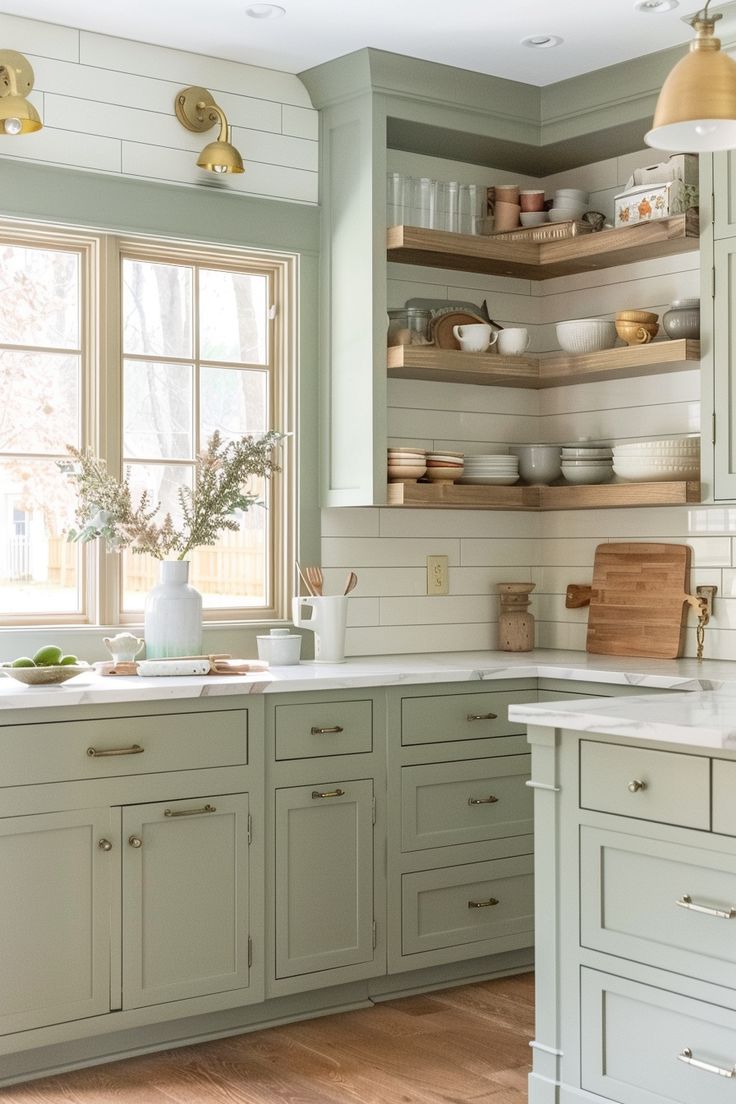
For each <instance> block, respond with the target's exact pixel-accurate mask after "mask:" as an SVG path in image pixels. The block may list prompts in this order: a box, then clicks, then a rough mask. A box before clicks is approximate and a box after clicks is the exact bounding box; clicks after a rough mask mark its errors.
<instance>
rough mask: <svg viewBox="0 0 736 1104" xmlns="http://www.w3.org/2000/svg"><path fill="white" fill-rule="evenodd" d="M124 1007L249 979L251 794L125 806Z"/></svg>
mask: <svg viewBox="0 0 736 1104" xmlns="http://www.w3.org/2000/svg"><path fill="white" fill-rule="evenodd" d="M122 848H123V1008H141V1007H144V1006H147V1005H151V1004H160V1003H162V1002H164V1001H172V1000H182V999H184V998H185V997H199V996H207V995H209V994H213V993H223V992H227V991H229V990H232V989H245V988H247V986H248V983H249V966H248V934H249V869H248V867H249V862H248V795H247V794H226V795H225V796H222V795H218V796H216V797H198V798H191V799H187V800H183V801H169V802H166V803H160V804H158V803H157V804H151V805H132V806H128V807H126V808H124V809H123V842H122Z"/></svg>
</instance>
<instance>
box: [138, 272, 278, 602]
mask: <svg viewBox="0 0 736 1104" xmlns="http://www.w3.org/2000/svg"><path fill="white" fill-rule="evenodd" d="M128 261H129V259H128V258H125V259H124V261H123V264H124V265H125V264H126V263H128ZM148 263H149V262H147V261H146V262H144V261H140V262H137V264H138V269H137V270H136V271H137V273H138V275H137V279H138V280H139V282H140V284H141V286H146V285H148V284H150V282H151V281H150V279H149V278H148V277H147V276H146V274H145V273H142V272H141V269H142V267H143V266H144V265H145V264H148ZM166 267H167V266H165V265H160V266H159V271H158V273H157V286H158V287H160V285H161V283H162V279H163V276H162V272H161V269H165V268H166ZM191 269H192V272H193V280H192V283H191V309H189V307H187V308H186V309H184V307H183V306H182V304H181V301H180V300H179V301H178V306H177V313H176V314H175V316H174V320H173V322H172V326H175V325H176V324H178V322H179V320H180V319H181V317H187V318H189V317H191V319H192V322H193V341H194V347H195V350H196V351H197V352H199V353H200V354H206V359H207V361H208V362H209V363H207V364H204V365H203V364H202V363H201V360H202V359H205V357H203V356H202V355H200V356H199V357H197V356H195V358H194V361H193V364H192V365H191V366H188V365H176V364H173V363H172V362H171V360H168V359H167V358H166V357H165V356H162V357H154V356H150V355H149V356H148V357H146V358H143V357H141V356H140V354H139V355H138V356H136V357H135V359H133V358H132V357H128V358H126V361H125V391H124V394H125V400H124V406H125V410H126V415H125V431H124V441H125V444H124V456H123V462H124V464H126V465H130V464H131V463H132V462H133V461H140V460H146V461H147V463H146V465H145V468H146V470H147V471H148V473H149V474H151V475H152V474H153V473H154V472H155V470H156V468H158V467H159V466H160V465H159V464H156V463H155V461H156V460H165V459H171V460H177V461H181V460H185V459H190V460H191V461H194V458H195V456H196V455H198V454H199V453H200V452H201V451H203V450H204V449H205V448H206V446H207V443H208V441H209V439H210V438H211V436H212V433H213V432H214V431H215V430H219V432H220V434H221V435H222V437H223V438H224V439H225V440H226V441H227V440H233V439H235V438H237V437H240V436H242V435H243V434H245V433H253V434H261V433H263V432H265V431H266V430H267V429H268V428H269V417H270V408H271V384H272V380H271V373H270V370H269V369H270V365H269V363H268V361H267V357H268V356H269V355H270V352H269V342H268V332H269V319H268V302H269V300H270V298H271V295H270V286H271V277H270V276H268V275H264V274H253V273H250V272H243V273H239V272H237V271H235V272H231V271H220V270H216V269H212V268H207V267H206V266H203V265H197V264H192V266H191ZM203 285H204V294H203V290H202V289H203ZM126 294H130V292H129V291H126ZM160 303H161V299H160V298H157V299H156V304H157V307H158V306H160ZM254 304H255V306H254ZM138 309H139V311H140V310H142V311H143V313H144V314H145V304H144V303H143V304H139V308H138ZM124 325H125V322H124ZM140 328H141V329H145V328H146V326H145V317H143V319H142V325H141V327H140ZM156 329H157V333H158V334H159V344H160V346H161V347H162V348H163V347H167V348H168V349H173V347H174V345H175V344H176V342H175V340H174V338H169V337H168V324H167V317H166V314H165V312H163V311H160V312H159V313H157V315H156ZM178 355H181V353H179V354H178ZM241 357H242V359H236V358H241ZM230 358H232V359H230ZM213 360H214V361H219V363H217V362H215V363H212V361H213ZM255 365H257V367H255ZM133 366H134V367H133ZM129 369H130V372H129ZM177 369H179V370H180V373H181V372H183V371H186V370H190V375H189V381H188V386H186V387H185V385H184V378H183V375H182V374H179V375H178V376H177V371H176V370H177ZM146 373H147V375H146ZM144 375H145V376H146V380H145V386H144V387H142V386H141V383H140V381H141V379H142V377H143V376H144ZM136 379H137V381H138V394H137V397H136V400H134V399H133V396H132V388H133V386H134V380H136ZM151 380H155V384H156V385H155V386H154V387H152V386H151ZM167 389H168V390H169V392H170V393H169V395H168V397H167V395H166V392H167ZM185 390H186V393H187V394H186V398H185V396H184V392H185ZM144 391H145V394H144V393H143V392H144ZM174 391H175V392H176V394H174ZM159 402H160V403H161V404H162V405H163V406H168V408H169V414H164V413H163V412H162V410H161V409H159V408H158V407H157V404H158V403H159ZM174 408H175V409H176V410H177V411H178V414H173V415H172V414H171V410H172V409H174ZM187 421H189V424H192V422H193V425H192V435H191V436H192V439H191V443H190V451H189V453H188V454H187V451H186V447H185V446H186V439H185V438H186V434H185V433H184V432H183V425H184V423H185V422H187ZM154 423H155V424H157V425H158V429H156V430H155V431H154V430H153V426H154ZM146 425H147V426H148V429H146V428H145V426H146ZM134 442H137V445H134ZM151 461H153V463H151ZM135 466H136V467H139V466H140V465H138V464H136V465H135ZM171 470H172V471H174V470H175V469H174V468H173V467H172V468H171ZM190 470H192V469H190ZM151 490H152V492H153V490H154V488H153V486H152V487H151ZM269 492H270V487H268V485H267V486H266V487H265V488H259V495H260V497H261V498H262V500H263V502H264V506H254V507H253V508H252V509H251V510H250V511H248V512H247V513H246V514H245V515H243V516H242V520H241V526H240V529H239V531H238V532H236V533H232V532H229V531H228V530H225V531H223V532H222V533H221V534H220V535H219V537H218V541H217V544H215V545H213V546H209V547H205V548H200V549H197V550H196V551H195V552H194V553H193V555H192V557H191V560H192V569H191V575H190V581H191V582H192V584H193V585H194V586H196V587H197V588H198V589H199V590H200V591H201V592H202V598H203V604H204V608H205V610H208V609H209V610H215V611H217V610H220V611H229V610H237V609H259V608H260V609H265V608H267V607H269V606H271V604H272V602H273V579H272V565H271V559H272V553H273V517H272V513H271V511H270V510H269V509H268V493H269ZM135 499H136V496H135V495H134V500H135ZM154 500H155V501H158V500H159V499H158V497H157V496H156V497H154ZM163 512H165V511H163V510H162V513H163ZM121 569H122V577H123V585H122V593H123V609H124V610H125V611H126V612H127V613H133V612H137V611H140V610H141V609H142V608H143V603H144V599H145V594H146V592H147V591H148V590H149V589H150V587H151V586H152V585H154V583H155V582H156V579H157V573H158V572H157V563H156V561H153V560H151V559H150V558H149V557H142V556H138V555H136V556H133V555H132V554H131V555H126V556H124V557H123V558H122V563H121Z"/></svg>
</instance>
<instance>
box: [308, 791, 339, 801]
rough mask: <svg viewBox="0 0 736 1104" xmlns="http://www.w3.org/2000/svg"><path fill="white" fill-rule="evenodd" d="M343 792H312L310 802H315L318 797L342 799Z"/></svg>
mask: <svg viewBox="0 0 736 1104" xmlns="http://www.w3.org/2000/svg"><path fill="white" fill-rule="evenodd" d="M344 796H345V791H344V790H340V789H337V790H312V800H313V801H316V800H317V798H320V797H344Z"/></svg>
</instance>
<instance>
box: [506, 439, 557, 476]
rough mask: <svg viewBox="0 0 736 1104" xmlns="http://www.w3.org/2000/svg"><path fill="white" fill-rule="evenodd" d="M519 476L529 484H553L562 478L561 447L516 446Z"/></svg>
mask: <svg viewBox="0 0 736 1104" xmlns="http://www.w3.org/2000/svg"><path fill="white" fill-rule="evenodd" d="M514 452H515V453H516V455H517V456H518V457H519V475H520V476H521V478H522V479H524V480H525V481H526V482H527V483H542V484H545V485H546V484H548V483H552V482H553V481H554V480H555V479H559V477H560V446H559V445H515V446H514Z"/></svg>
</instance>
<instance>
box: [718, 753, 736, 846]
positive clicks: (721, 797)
mask: <svg viewBox="0 0 736 1104" xmlns="http://www.w3.org/2000/svg"><path fill="white" fill-rule="evenodd" d="M735 796H736V763H735V762H732V761H731V760H730V759H714V760H713V831H714V832H722V833H723V835H725V836H736V800H734V797H735Z"/></svg>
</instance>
